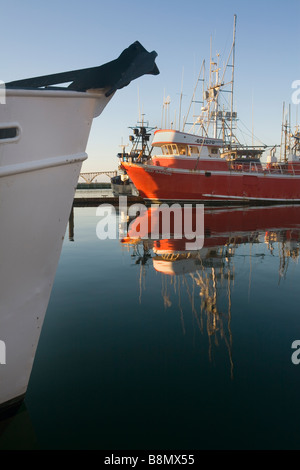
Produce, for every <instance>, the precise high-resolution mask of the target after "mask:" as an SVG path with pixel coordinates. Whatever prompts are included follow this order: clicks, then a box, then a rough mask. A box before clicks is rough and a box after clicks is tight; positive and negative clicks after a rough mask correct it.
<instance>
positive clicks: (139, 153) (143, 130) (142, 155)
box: [111, 121, 155, 196]
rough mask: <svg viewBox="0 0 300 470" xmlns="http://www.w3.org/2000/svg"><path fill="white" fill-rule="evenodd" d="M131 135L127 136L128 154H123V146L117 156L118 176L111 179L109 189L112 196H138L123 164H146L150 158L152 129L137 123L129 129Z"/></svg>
mask: <svg viewBox="0 0 300 470" xmlns="http://www.w3.org/2000/svg"><path fill="white" fill-rule="evenodd" d="M130 129H132V131H133V135H130V136H129V139H130V141H131V142H132V148H131V150H130V152H129V153H128V152H125V145H122V152H120V153H118V154H117V157H118V158H119V167H118V173H119V174H118V175H117V176H113V177H112V178H111V187H112V191H113V194H114V196H120V195H124V196H139V192H138V190H137V189H136V187H135V185H134V184H133V182H132V180H131V179H130V178H129V176H128V174H127V173H126V171H125V170H124V167H123V162H128V161H131V162H143V163H144V162H146V161H147V160H148V159H149V158H150V154H151V150H152V149H151V146H150V145H149V141H150V137H151V131H152V130H153V129H155V128H154V127H149V126H148V125H146V124H145V123H144V122H143V121H141V122H138V123H137V125H136V126H135V127H130Z"/></svg>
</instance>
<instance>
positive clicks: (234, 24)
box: [230, 15, 237, 147]
mask: <svg viewBox="0 0 300 470" xmlns="http://www.w3.org/2000/svg"><path fill="white" fill-rule="evenodd" d="M236 18H237V16H236V15H234V22H233V43H232V75H231V119H230V147H231V146H232V121H233V114H232V113H233V83H234V59H235V34H236Z"/></svg>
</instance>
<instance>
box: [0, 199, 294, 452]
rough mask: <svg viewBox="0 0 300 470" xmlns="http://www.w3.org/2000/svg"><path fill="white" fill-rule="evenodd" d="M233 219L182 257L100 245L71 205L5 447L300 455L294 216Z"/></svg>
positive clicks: (143, 247)
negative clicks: (274, 451)
mask: <svg viewBox="0 0 300 470" xmlns="http://www.w3.org/2000/svg"><path fill="white" fill-rule="evenodd" d="M242 214H243V217H242V222H241V223H242V225H241V227H240V230H238V229H239V224H238V223H237V224H236V226H235V227H234V230H229V228H228V227H225V226H222V225H221V227H220V228H219V229H218V230H219V231H217V232H215V230H216V228H215V227H213V228H211V227H205V228H206V235H207V238H206V241H207V242H209V245H208V247H207V246H206V245H204V248H203V249H202V250H200V251H199V252H196V253H192V255H191V254H188V253H183V252H182V250H181V251H180V253H179V252H177V253H173V254H172V253H170V252H168V253H166V252H164V244H163V243H161V242H159V241H155V242H153V241H151V240H150V241H149V240H143V241H142V242H140V243H138V244H124V243H121V241H120V239H113V240H109V239H107V240H99V238H98V237H97V234H96V226H97V223H98V221H99V217H98V216H97V215H96V208H93V207H86V208H79V207H76V208H75V209H74V236H73V241H71V240H70V238H69V228H68V229H67V231H66V237H65V240H64V245H63V250H62V254H61V258H60V262H59V266H58V269H57V275H56V279H55V285H54V288H53V291H52V295H51V299H50V303H49V307H48V311H47V314H46V318H45V322H44V325H43V329H42V334H41V338H40V343H39V347H38V351H37V355H36V359H35V363H34V367H33V371H32V375H31V380H30V384H29V388H28V391H27V395H26V399H25V402H24V405H23V407H22V409H21V411H20V413H19V414H18V415H16V416H15V417H14V418H13V419H12V420H11V421H9V422H7V423H5V426H3V427H4V430H2V434H0V448H2V449H3V448H33V449H104V450H109V449H112V450H113V449H120V450H126V449H135V450H139V449H142V450H147V449H152V450H153V449H156V450H176V449H182V450H200V449H236V450H237V449H300V424H299V423H300V420H299V411H300V405H299V387H300V364H299V365H297V364H294V363H293V362H292V360H291V356H292V353H293V349H292V348H291V345H292V342H293V341H294V340H297V339H300V321H299V317H300V311H299V285H300V283H299V281H300V268H299V259H298V254H299V247H300V218H299V219H298V215H297V213H296V214H295V213H293V214H291V216H290V219H289V218H288V217H286V219H287V220H286V219H285V220H284V223H282V225H283V226H282V227H281V226H280V219H279V216H278V214H277V213H276V212H275V211H274V220H273V219H272V217H271V218H270V212H269V213H268V220H269V219H270V222H266V224H270V225H271V226H270V227H266V224H263V223H261V221H264V220H266V219H265V217H264V216H262V215H261V214H262V213H258V216H257V217H256V216H255V217H253V214H252V215H251V217H252V219H251V220H257V221H260V222H257V224H256V226H253V227H252V228H251V230H247V231H245V230H244V227H245V226H246V225H247V224H245V221H247V217H248V215H249V214H248V213H247V211H246V210H244V211H243V213H242ZM112 217H114V215H112ZM116 217H117V218H118V215H116ZM212 220H213V221H215V220H217V219H216V218H214V219H212ZM272 220H273V222H272ZM289 220H290V222H289ZM118 221H119V220H118ZM288 223H289V226H287V224H288ZM260 225H261V226H260ZM291 227H292V228H291ZM228 230H229V232H228ZM180 247H181V248H182V246H181V245H180ZM157 249H159V250H160V252H159V253H158V252H157ZM157 261H159V264H157ZM157 266H159V270H158V269H157ZM155 267H156V269H155ZM171 272H173V274H171ZM174 273H175V274H174Z"/></svg>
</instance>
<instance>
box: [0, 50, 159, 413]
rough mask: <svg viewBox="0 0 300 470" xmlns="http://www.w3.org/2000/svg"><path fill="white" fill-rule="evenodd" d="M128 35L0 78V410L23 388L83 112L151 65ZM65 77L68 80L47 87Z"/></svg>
mask: <svg viewBox="0 0 300 470" xmlns="http://www.w3.org/2000/svg"><path fill="white" fill-rule="evenodd" d="M156 56H157V54H156V52H155V51H153V52H151V53H149V52H147V51H146V50H145V49H144V47H143V46H142V45H141V44H140V43H139V42H135V43H133V44H132V45H131V46H129V47H128V48H127V49H125V50H124V51H123V52H122V54H121V55H120V56H119V57H118V58H117V59H116V60H114V61H112V62H109V63H107V64H104V65H102V66H99V67H95V68H90V69H84V70H77V71H72V72H64V73H60V74H54V75H48V76H42V77H36V78H31V79H26V80H20V81H15V82H10V83H6V84H5V103H1V104H0V224H1V229H0V279H1V284H0V340H1V345H2V346H3V345H5V357H4V358H3V355H2V361H1V360H0V411H4V410H8V409H9V410H13V409H15V407H16V405H19V404H20V403H21V402H22V400H23V398H24V396H25V393H26V390H27V386H28V382H29V379H30V374H31V370H32V366H33V362H34V357H35V353H36V349H37V345H38V341H39V337H40V333H41V329H42V325H43V321H44V317H45V313H46V310H47V306H48V302H49V298H50V294H51V289H52V285H53V282H54V277H55V273H56V268H57V264H58V261H59V257H60V253H61V248H62V243H63V239H64V235H65V231H66V226H67V222H68V219H69V215H70V212H71V208H72V203H73V198H74V193H75V189H76V186H77V182H78V178H79V174H80V169H81V165H82V162H83V161H84V160H85V159H86V158H87V154H86V145H87V141H88V137H89V133H90V129H91V125H92V121H93V118H94V117H96V116H98V115H99V114H101V113H102V111H103V109H104V108H105V106H106V104H107V103H108V102H109V100H110V99H111V97H112V96H113V94H114V93H115V91H116V90H117V89H120V88H123V87H124V86H127V85H128V84H129V83H130V82H131V81H132V80H134V79H136V78H138V77H139V76H142V75H144V74H152V75H156V74H158V73H159V71H158V69H157V66H156V64H155V57H156ZM66 82H71V84H70V85H69V86H68V88H62V87H58V86H54V85H55V84H61V83H66ZM0 359H1V358H0Z"/></svg>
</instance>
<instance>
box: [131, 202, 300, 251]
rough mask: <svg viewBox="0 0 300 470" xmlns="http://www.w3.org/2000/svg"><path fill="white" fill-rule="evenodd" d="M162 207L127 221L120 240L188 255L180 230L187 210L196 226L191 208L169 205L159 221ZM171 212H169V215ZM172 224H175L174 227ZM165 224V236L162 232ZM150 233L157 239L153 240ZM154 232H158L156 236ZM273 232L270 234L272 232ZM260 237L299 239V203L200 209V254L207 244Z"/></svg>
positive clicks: (194, 210)
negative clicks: (202, 219)
mask: <svg viewBox="0 0 300 470" xmlns="http://www.w3.org/2000/svg"><path fill="white" fill-rule="evenodd" d="M161 207H162V206H157V207H154V206H153V207H151V208H149V209H148V210H147V211H145V212H144V213H143V214H142V215H140V216H139V217H137V218H136V219H134V220H133V221H131V223H130V224H129V227H128V232H127V237H125V238H124V239H123V242H125V243H126V242H127V243H134V242H137V241H141V240H148V241H150V242H151V246H152V247H153V249H154V251H155V252H156V253H157V254H162V253H164V254H174V253H176V254H180V253H182V254H184V253H185V254H187V252H188V253H189V256H191V255H192V253H193V251H194V250H187V249H186V245H187V242H190V241H191V240H190V236H189V238H187V237H186V236H185V231H184V220H185V218H184V214H186V213H188V212H189V213H190V214H191V219H192V223H193V227H195V226H196V221H195V218H196V217H197V213H196V209H195V208H186V207H179V206H177V205H173V206H170V210H168V211H167V212H166V213H163V217H164V216H165V215H166V216H168V217H169V220H168V221H163V217H162V216H160V215H159V214H162V208H161ZM172 214H173V215H172ZM176 220H177V222H178V220H179V221H180V222H181V228H182V230H181V232H178V223H177V222H175V221H176ZM175 224H176V226H175ZM166 227H167V232H168V233H167V235H169V236H168V237H166V236H165V235H166V232H165V231H164V230H165V228H166ZM152 234H155V237H156V238H158V239H153V237H152ZM157 234H158V235H159V236H158V237H157ZM272 234H273V235H272ZM258 235H259V236H260V237H262V236H264V237H266V239H270V238H272V236H273V238H274V236H275V235H276V237H277V239H278V237H280V238H281V239H282V240H285V241H289V242H292V241H296V242H297V241H298V240H299V238H300V205H296V206H282V205H279V206H263V207H247V208H243V207H240V208H234V207H222V208H205V210H204V243H203V247H202V249H201V250H196V251H199V252H200V254H202V253H204V252H206V251H207V250H209V249H210V248H211V247H216V246H224V245H228V244H230V243H231V242H233V241H234V242H235V243H245V242H247V241H251V239H253V237H254V236H255V237H257V236H258Z"/></svg>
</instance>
